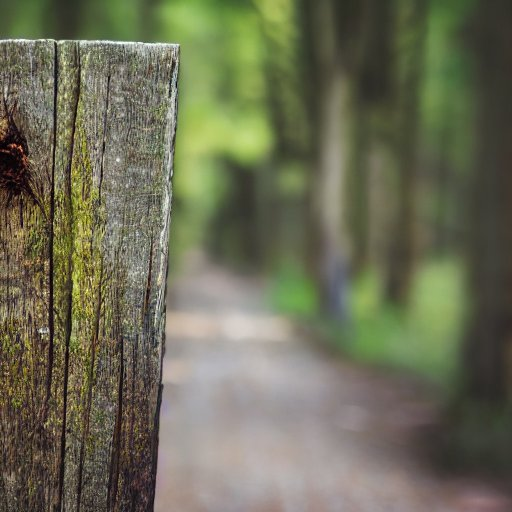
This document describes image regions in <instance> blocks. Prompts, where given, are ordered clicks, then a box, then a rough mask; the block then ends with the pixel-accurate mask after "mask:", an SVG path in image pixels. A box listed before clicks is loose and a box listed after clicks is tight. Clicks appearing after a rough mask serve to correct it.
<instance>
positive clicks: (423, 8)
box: [385, 0, 427, 306]
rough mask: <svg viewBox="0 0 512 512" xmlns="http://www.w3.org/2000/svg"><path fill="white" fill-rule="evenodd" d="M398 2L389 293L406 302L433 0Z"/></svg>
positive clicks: (392, 299)
mask: <svg viewBox="0 0 512 512" xmlns="http://www.w3.org/2000/svg"><path fill="white" fill-rule="evenodd" d="M398 6H399V7H398V12H397V15H398V16H399V19H398V26H397V41H396V44H397V46H396V49H397V55H398V59H397V62H396V63H395V66H396V69H395V74H396V76H395V81H396V82H395V87H396V89H395V93H394V101H392V103H391V105H390V107H391V108H390V110H389V111H388V115H389V116H390V126H392V130H393V133H390V134H389V142H390V152H389V153H390V161H391V163H390V166H391V167H392V168H391V169H390V171H391V172H392V173H393V177H394V184H393V185H394V188H395V190H394V192H393V194H394V199H393V204H394V208H392V220H391V229H390V240H389V249H388V254H387V275H386V283H385V297H386V299H387V300H389V301H390V302H392V303H395V304H399V305H402V306H403V305H405V304H406V303H407V301H408V296H409V291H410V287H411V281H412V277H413V273H414V264H415V256H416V254H415V252H416V247H415V246H416V223H417V218H416V214H417V176H418V169H417V166H418V160H417V138H418V127H419V108H418V107H419V98H420V87H421V82H422V72H423V57H424V55H423V54H424V51H423V47H424V41H425V33H426V14H427V0H411V1H407V2H403V1H401V2H399V3H398Z"/></svg>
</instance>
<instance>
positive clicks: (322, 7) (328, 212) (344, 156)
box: [301, 0, 360, 319]
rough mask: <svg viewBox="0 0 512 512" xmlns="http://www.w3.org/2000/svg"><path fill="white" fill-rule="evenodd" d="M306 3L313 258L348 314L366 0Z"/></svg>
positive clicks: (316, 271) (321, 285) (323, 293)
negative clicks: (350, 199)
mask: <svg viewBox="0 0 512 512" xmlns="http://www.w3.org/2000/svg"><path fill="white" fill-rule="evenodd" d="M301 7H302V9H301V13H302V26H303V55H304V56H305V57H304V62H305V67H304V70H305V73H304V84H306V85H305V87H306V89H307V90H306V101H307V104H308V111H309V124H310V126H311V133H312V138H313V142H312V145H313V147H312V153H311V170H312V172H311V174H310V184H309V187H308V190H309V207H310V220H309V234H310V236H309V240H310V241H309V245H310V248H311V254H310V262H311V268H312V273H313V276H314V278H315V281H316V284H317V290H318V294H319V298H320V304H321V307H322V309H323V311H324V312H325V313H327V314H329V315H330V316H332V317H335V318H338V319H344V318H345V317H346V315H347V311H346V305H345V295H346V286H347V276H346V274H347V272H346V266H347V255H348V247H347V246H348V235H347V226H346V223H345V222H344V217H345V215H346V208H345V206H346V205H345V185H346V175H347V164H348V131H349V126H350V124H349V123H350V121H349V120H350V99H351V98H350V79H351V76H352V73H353V69H354V47H355V41H356V38H357V34H358V33H359V22H360V3H359V2H356V1H350V2H343V3H341V4H340V3H339V2H335V1H334V0H321V1H319V2H317V1H313V0H302V4H301Z"/></svg>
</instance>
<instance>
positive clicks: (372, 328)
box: [336, 261, 464, 386]
mask: <svg viewBox="0 0 512 512" xmlns="http://www.w3.org/2000/svg"><path fill="white" fill-rule="evenodd" d="M461 274H462V272H461V268H460V266H458V265H457V264H456V262H454V261H434V262H428V263H427V264H425V265H424V266H423V267H422V268H420V270H419V272H418V274H417V276H416V281H415V285H414V288H413V291H412V296H411V304H410V306H409V308H408V310H407V311H399V310H397V309H396V308H393V307H392V306H389V305H386V304H382V301H381V299H380V297H381V293H380V283H379V280H378V279H377V276H376V275H375V274H372V273H369V274H367V275H365V276H363V277H362V278H361V279H359V281H358V282H357V283H355V286H354V288H353V291H352V296H351V299H352V301H351V302H352V314H353V326H352V328H351V330H350V333H349V334H348V335H345V336H337V340H336V341H337V343H338V344H339V345H340V346H341V347H342V348H343V349H344V350H346V351H347V352H348V353H349V354H351V355H352V356H353V357H355V358H356V359H359V360H362V361H368V362H372V363H377V364H379V365H385V366H391V367H397V368H404V369H407V370H410V371H412V372H414V373H417V374H419V375H421V376H424V377H427V378H428V379H429V380H431V381H433V382H435V383H437V384H440V385H443V386H450V385H451V384H453V383H454V380H455V379H456V374H457V366H458V365H457V361H458V358H459V340H460V325H461V320H462V315H463V311H464V297H463V293H462V275H461Z"/></svg>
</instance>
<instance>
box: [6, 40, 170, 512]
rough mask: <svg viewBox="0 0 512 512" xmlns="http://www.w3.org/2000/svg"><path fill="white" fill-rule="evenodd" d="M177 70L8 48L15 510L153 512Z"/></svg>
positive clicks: (76, 53) (87, 47)
mask: <svg viewBox="0 0 512 512" xmlns="http://www.w3.org/2000/svg"><path fill="white" fill-rule="evenodd" d="M177 64H178V47H177V46H174V45H149V44H139V43H110V42H75V41H63V42H55V41H51V40H41V41H1V42H0V94H1V95H2V98H0V99H3V102H2V104H1V107H0V113H1V117H0V119H1V121H0V294H1V295H0V512H24V511H30V512H45V511H52V512H53V511H64V510H65V511H69V512H71V511H82V512H87V511H91V512H92V511H94V512H101V511H148V510H152V507H153V499H154V481H155V473H156V461H157V460H156V459H157V444H158V418H159V404H160V396H161V384H160V383H161V360H162V352H163V337H164V324H165V283H166V272H167V246H168V228H169V216H170V201H171V183H170V180H171V175H172V161H173V152H174V135H175V123H176V99H177ZM25 141H26V142H25ZM27 153H28V154H27ZM22 171H23V172H22Z"/></svg>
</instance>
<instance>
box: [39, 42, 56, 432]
mask: <svg viewBox="0 0 512 512" xmlns="http://www.w3.org/2000/svg"><path fill="white" fill-rule="evenodd" d="M53 52H54V54H53V80H54V84H53V148H52V173H51V188H50V218H49V221H48V222H49V226H48V229H49V236H48V259H49V262H48V274H49V276H48V279H49V282H48V288H49V299H48V331H49V338H50V339H49V342H48V367H47V374H46V398H45V403H44V407H43V414H42V419H41V422H42V423H44V422H45V421H46V418H47V415H48V406H49V401H50V397H51V393H52V377H53V358H54V341H55V310H54V283H53V277H54V276H53V266H54V265H53V264H54V260H53V256H54V253H53V234H54V225H53V224H54V221H55V163H56V162H55V159H56V153H57V100H58V97H57V92H58V91H57V89H58V80H59V76H58V63H57V42H56V41H55V42H54V45H53ZM41 426H43V425H41Z"/></svg>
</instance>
